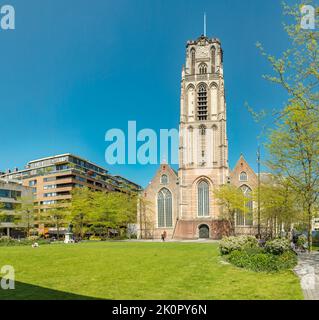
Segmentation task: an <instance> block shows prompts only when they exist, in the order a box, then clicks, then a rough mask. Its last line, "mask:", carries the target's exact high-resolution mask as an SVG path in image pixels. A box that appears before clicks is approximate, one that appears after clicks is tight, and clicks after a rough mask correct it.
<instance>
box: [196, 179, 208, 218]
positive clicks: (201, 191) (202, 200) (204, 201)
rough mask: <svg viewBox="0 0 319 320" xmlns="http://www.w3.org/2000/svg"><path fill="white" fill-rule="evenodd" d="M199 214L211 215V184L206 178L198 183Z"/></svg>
mask: <svg viewBox="0 0 319 320" xmlns="http://www.w3.org/2000/svg"><path fill="white" fill-rule="evenodd" d="M197 193H198V216H199V217H206V216H209V185H208V183H207V182H206V181H205V180H202V181H201V182H200V183H199V184H198V192H197Z"/></svg>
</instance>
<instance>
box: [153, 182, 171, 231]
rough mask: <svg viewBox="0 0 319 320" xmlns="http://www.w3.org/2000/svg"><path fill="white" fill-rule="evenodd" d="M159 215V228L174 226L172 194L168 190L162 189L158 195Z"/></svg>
mask: <svg viewBox="0 0 319 320" xmlns="http://www.w3.org/2000/svg"><path fill="white" fill-rule="evenodd" d="M157 214H158V227H159V228H165V227H166V228H170V227H172V226H173V216H172V194H171V192H170V191H169V190H168V189H166V188H163V189H161V190H160V191H159V192H158V194H157Z"/></svg>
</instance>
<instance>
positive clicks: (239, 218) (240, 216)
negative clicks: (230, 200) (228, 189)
mask: <svg viewBox="0 0 319 320" xmlns="http://www.w3.org/2000/svg"><path fill="white" fill-rule="evenodd" d="M240 189H241V191H242V192H243V194H244V195H245V196H246V197H248V198H249V197H250V196H251V191H252V190H251V189H250V188H249V187H248V186H246V185H242V186H241V187H240ZM245 206H246V207H247V212H245V213H243V212H242V211H237V213H236V225H237V226H252V225H253V201H252V200H248V201H247V202H246V203H245Z"/></svg>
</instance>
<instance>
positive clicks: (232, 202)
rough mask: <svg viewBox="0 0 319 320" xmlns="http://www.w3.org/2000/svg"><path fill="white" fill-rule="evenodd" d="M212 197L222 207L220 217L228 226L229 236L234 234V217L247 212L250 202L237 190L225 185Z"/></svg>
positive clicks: (216, 190)
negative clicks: (237, 213)
mask: <svg viewBox="0 0 319 320" xmlns="http://www.w3.org/2000/svg"><path fill="white" fill-rule="evenodd" d="M214 197H215V198H216V199H217V202H218V205H220V206H221V207H222V217H223V218H224V219H226V220H227V221H228V222H229V224H230V229H231V234H233V235H234V234H235V215H236V212H238V211H240V212H242V213H243V214H246V213H247V212H248V210H249V209H248V207H247V203H248V202H249V201H251V199H250V198H249V197H248V196H245V195H244V193H243V192H242V190H240V189H239V188H237V187H235V186H233V185H230V184H227V185H222V186H220V187H219V188H216V189H215V190H214Z"/></svg>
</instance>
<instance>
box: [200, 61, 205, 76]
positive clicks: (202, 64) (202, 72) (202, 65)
mask: <svg viewBox="0 0 319 320" xmlns="http://www.w3.org/2000/svg"><path fill="white" fill-rule="evenodd" d="M206 73H207V65H206V63H201V64H200V65H199V74H206Z"/></svg>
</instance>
